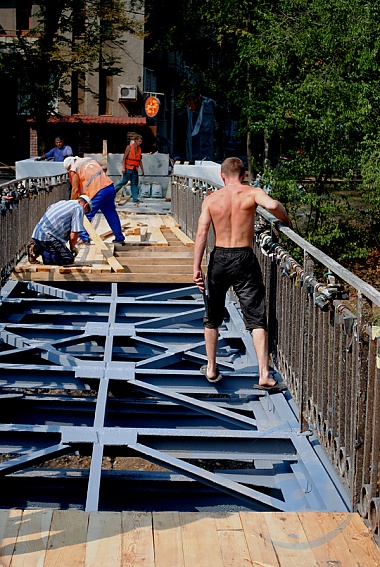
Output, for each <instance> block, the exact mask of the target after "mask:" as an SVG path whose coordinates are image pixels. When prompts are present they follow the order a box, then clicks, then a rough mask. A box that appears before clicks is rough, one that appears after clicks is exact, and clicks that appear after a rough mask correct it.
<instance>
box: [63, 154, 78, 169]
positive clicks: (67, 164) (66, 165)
mask: <svg viewBox="0 0 380 567" xmlns="http://www.w3.org/2000/svg"><path fill="white" fill-rule="evenodd" d="M76 159H78V156H75V157H74V156H69V157H67V158H65V159H64V160H63V167H64V168H65V169H69V167H70V165H71V167H72V166H73V165H74V163H75V160H76Z"/></svg>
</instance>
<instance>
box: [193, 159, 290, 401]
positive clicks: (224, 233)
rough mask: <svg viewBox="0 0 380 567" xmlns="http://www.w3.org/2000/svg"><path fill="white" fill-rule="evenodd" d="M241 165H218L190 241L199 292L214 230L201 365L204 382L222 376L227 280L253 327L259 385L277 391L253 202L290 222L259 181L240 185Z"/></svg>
mask: <svg viewBox="0 0 380 567" xmlns="http://www.w3.org/2000/svg"><path fill="white" fill-rule="evenodd" d="M245 175H246V174H245V168H244V164H243V162H242V161H241V160H240V159H239V158H235V157H231V158H227V159H226V160H225V161H224V162H223V163H222V167H221V178H222V180H223V183H224V185H225V186H224V187H223V188H222V189H220V190H219V191H216V192H214V193H211V194H210V195H208V196H207V197H206V199H205V200H204V201H203V205H202V212H201V215H200V217H199V221H198V230H197V235H196V238H195V247H194V270H193V279H194V282H195V283H196V284H197V286H198V287H199V289H200V291H201V292H202V293H204V292H205V287H206V284H205V282H204V280H203V274H202V268H201V263H202V257H203V253H204V251H205V248H206V242H207V235H208V231H209V228H210V225H211V224H212V225H213V228H214V233H215V248H214V250H213V251H212V252H211V255H210V262H209V266H208V273H207V291H206V293H207V296H206V301H205V303H206V312H205V316H204V319H203V324H204V332H205V341H206V354H207V365H205V366H202V367H201V369H200V371H201V373H202V374H204V375H205V377H206V378H207V380H208V381H209V382H213V383H215V382H219V380H221V379H222V376H221V374H220V373H219V371H218V367H217V364H216V350H217V344H218V327H219V326H220V325H221V324H222V321H223V315H224V305H225V298H226V292H227V290H228V288H229V287H230V286H233V289H234V291H235V293H236V295H237V296H238V298H239V302H240V307H241V310H242V314H243V319H244V324H245V326H246V329H247V330H249V331H250V332H251V333H252V340H253V345H254V348H255V351H256V355H257V359H258V364H259V388H261V389H263V390H267V391H271V392H272V393H273V392H278V391H281V390H282V389H284V388H281V386H282V385H281V384H278V383H277V381H276V380H275V379H274V378H273V377H272V376H271V375H270V373H269V353H268V339H267V319H266V306H265V289H264V284H263V281H262V275H261V269H260V266H259V263H258V261H257V258H256V256H255V254H254V252H253V236H254V217H255V211H256V208H257V206H258V205H260V206H261V207H264V208H265V209H267V210H268V211H269V212H271V213H272V214H273V215H274V216H275V217H277V218H278V219H279V220H280V221H281V222H282V223H283V224H285V225H286V226H289V224H290V219H289V217H288V215H287V213H286V211H285V209H284V207H283V206H282V205H281V203H279V202H278V201H276V200H275V199H272V198H271V197H269V195H267V194H266V193H265V191H263V190H262V189H260V188H259V187H250V186H249V185H243V184H242V181H243V180H244V178H245Z"/></svg>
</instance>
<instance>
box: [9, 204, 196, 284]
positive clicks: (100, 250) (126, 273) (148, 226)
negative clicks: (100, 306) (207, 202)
mask: <svg viewBox="0 0 380 567" xmlns="http://www.w3.org/2000/svg"><path fill="white" fill-rule="evenodd" d="M119 216H120V220H121V226H122V230H123V233H124V236H125V244H124V245H119V244H114V243H113V242H112V241H113V239H114V235H113V233H112V231H111V230H110V228H109V226H108V223H107V222H106V220H105V218H104V217H103V215H100V214H98V215H96V216H95V218H94V219H93V221H92V224H90V223H89V222H88V221H87V219H85V228H86V230H87V231H88V233H89V234H90V237H91V244H90V245H81V246H79V247H78V250H79V252H78V255H77V257H76V259H75V264H74V265H72V266H48V265H44V264H30V263H29V262H28V259H27V257H24V258H23V259H22V260H21V261H20V262H19V263H18V264H17V266H16V267H15V269H14V272H13V273H12V277H13V279H17V280H34V281H62V280H77V281H92V280H95V279H99V277H100V279H101V280H102V281H133V282H169V283H171V282H172V283H192V281H193V280H192V272H193V248H194V242H193V241H192V240H191V239H190V238H189V237H188V236H186V234H185V233H184V232H182V230H181V229H180V227H179V225H178V223H177V222H176V221H175V219H174V218H173V217H172V216H171V215H168V214H164V215H149V214H146V215H144V214H139V213H135V214H132V213H131V214H127V213H124V212H120V213H119Z"/></svg>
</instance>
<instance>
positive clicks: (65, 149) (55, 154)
mask: <svg viewBox="0 0 380 567" xmlns="http://www.w3.org/2000/svg"><path fill="white" fill-rule="evenodd" d="M72 155H73V150H72V149H71V147H70V146H66V145H65V141H64V139H63V138H61V136H57V137H56V138H55V146H54V148H52V149H51V150H49V151H48V152H46V154H42V156H41V157H38V158H36V159H35V161H41V160H44V159H51V158H53V161H63V160H64V159H65V158H67V157H69V156H72Z"/></svg>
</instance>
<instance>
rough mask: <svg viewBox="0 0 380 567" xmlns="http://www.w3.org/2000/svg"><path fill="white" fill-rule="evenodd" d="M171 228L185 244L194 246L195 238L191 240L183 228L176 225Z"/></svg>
mask: <svg viewBox="0 0 380 567" xmlns="http://www.w3.org/2000/svg"><path fill="white" fill-rule="evenodd" d="M170 230H171V231H172V233H173V234H174V235H175V236H176V237H177V238H178V240H180V241H181V242H182V243H183V244H184V245H185V246H194V240H191V238H189V237H188V236H187V235H186V234H185V233H184V232H182V230H180V229H179V228H176V227H172V228H171V229H170Z"/></svg>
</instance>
